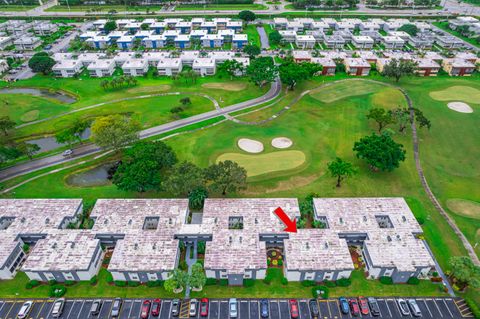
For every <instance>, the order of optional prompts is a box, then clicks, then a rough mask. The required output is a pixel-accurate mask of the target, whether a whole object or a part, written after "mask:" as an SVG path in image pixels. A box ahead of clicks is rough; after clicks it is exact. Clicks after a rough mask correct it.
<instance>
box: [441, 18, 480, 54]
mask: <svg viewBox="0 0 480 319" xmlns="http://www.w3.org/2000/svg"><path fill="white" fill-rule="evenodd" d="M432 24H433V25H434V26H437V27H439V28H440V29H442V30H445V31H447V32H448V33H451V34H453V35H454V36H456V37H459V38H460V39H462V40H465V41H467V42H468V43H470V44H473V45H474V46H476V47H478V48H480V43H478V42H477V40H476V38H467V37H465V36H463V35H461V34H460V33H459V32H457V31H455V30H451V29H450V28H449V27H448V22H445V21H444V22H432Z"/></svg>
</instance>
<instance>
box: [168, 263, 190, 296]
mask: <svg viewBox="0 0 480 319" xmlns="http://www.w3.org/2000/svg"><path fill="white" fill-rule="evenodd" d="M187 283H188V274H187V273H186V272H184V271H182V270H180V269H178V268H177V269H174V270H173V271H172V272H171V273H170V278H168V279H167V280H165V282H164V283H163V287H164V288H165V290H166V291H168V292H173V291H174V290H176V289H180V288H185V287H186V286H187Z"/></svg>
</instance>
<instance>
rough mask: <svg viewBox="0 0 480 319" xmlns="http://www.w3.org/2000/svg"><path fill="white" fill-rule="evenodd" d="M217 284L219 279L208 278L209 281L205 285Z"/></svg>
mask: <svg viewBox="0 0 480 319" xmlns="http://www.w3.org/2000/svg"><path fill="white" fill-rule="evenodd" d="M216 284H217V279H215V278H207V282H206V284H205V285H207V286H213V285H216Z"/></svg>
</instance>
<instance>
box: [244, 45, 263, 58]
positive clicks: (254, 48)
mask: <svg viewBox="0 0 480 319" xmlns="http://www.w3.org/2000/svg"><path fill="white" fill-rule="evenodd" d="M260 52H262V51H261V50H260V48H259V47H258V45H255V44H247V45H246V46H244V47H243V53H245V54H247V55H248V56H249V57H250V59H253V58H254V57H256V56H257V55H259V54H260Z"/></svg>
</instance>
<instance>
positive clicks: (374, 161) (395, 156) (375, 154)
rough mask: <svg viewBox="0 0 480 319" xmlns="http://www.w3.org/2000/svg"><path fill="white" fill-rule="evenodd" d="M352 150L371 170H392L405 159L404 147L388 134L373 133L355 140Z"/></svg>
mask: <svg viewBox="0 0 480 319" xmlns="http://www.w3.org/2000/svg"><path fill="white" fill-rule="evenodd" d="M353 151H354V152H356V153H357V154H356V155H357V157H358V158H362V159H364V160H365V161H366V162H367V163H368V165H369V166H370V168H371V169H372V170H382V171H392V170H393V169H395V168H397V167H399V166H400V162H403V161H404V160H405V153H406V151H405V149H404V148H403V145H402V144H399V143H396V142H395V141H394V140H393V139H392V137H391V136H390V134H388V133H383V134H381V135H377V134H375V133H373V134H372V135H370V136H365V137H362V138H361V139H360V141H358V142H355V144H354V146H353Z"/></svg>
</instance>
